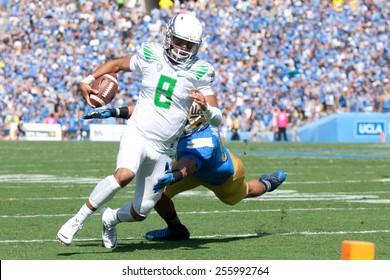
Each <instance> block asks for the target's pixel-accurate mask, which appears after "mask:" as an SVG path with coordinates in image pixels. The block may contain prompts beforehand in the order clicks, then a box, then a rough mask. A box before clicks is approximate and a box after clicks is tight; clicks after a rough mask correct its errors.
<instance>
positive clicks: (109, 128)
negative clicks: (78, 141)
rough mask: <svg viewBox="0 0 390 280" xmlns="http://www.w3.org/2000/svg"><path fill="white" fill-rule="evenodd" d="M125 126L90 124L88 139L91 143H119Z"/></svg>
mask: <svg viewBox="0 0 390 280" xmlns="http://www.w3.org/2000/svg"><path fill="white" fill-rule="evenodd" d="M125 127H126V125H123V124H91V125H90V126H89V130H90V132H89V139H90V140H91V141H119V140H120V138H121V135H122V132H123V130H124V128H125Z"/></svg>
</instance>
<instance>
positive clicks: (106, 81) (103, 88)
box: [89, 73, 118, 108]
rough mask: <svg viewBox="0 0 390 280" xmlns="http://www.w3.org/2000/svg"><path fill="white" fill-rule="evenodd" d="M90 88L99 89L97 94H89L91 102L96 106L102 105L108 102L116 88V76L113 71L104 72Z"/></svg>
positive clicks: (112, 97)
mask: <svg viewBox="0 0 390 280" xmlns="http://www.w3.org/2000/svg"><path fill="white" fill-rule="evenodd" d="M92 88H93V89H97V90H98V91H99V93H98V94H91V95H90V96H89V98H90V100H91V103H92V104H93V105H95V106H96V108H99V107H102V106H105V105H107V104H108V103H110V102H111V101H112V100H113V99H114V97H115V95H116V91H117V90H118V78H117V76H116V74H115V73H109V74H104V75H103V76H100V77H99V78H97V79H96V80H95V81H94V82H93V83H92Z"/></svg>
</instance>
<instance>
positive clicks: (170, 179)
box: [153, 162, 183, 193]
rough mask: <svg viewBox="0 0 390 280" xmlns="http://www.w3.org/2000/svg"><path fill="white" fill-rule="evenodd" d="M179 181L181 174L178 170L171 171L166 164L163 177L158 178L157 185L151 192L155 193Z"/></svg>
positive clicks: (181, 177)
mask: <svg viewBox="0 0 390 280" xmlns="http://www.w3.org/2000/svg"><path fill="white" fill-rule="evenodd" d="M181 179H183V173H181V171H180V170H178V169H174V170H171V169H170V168H169V163H168V162H167V163H166V164H165V172H164V175H163V176H161V177H160V178H158V180H157V183H156V184H155V185H154V186H153V191H154V192H155V193H156V192H158V191H159V190H161V189H162V188H164V187H165V186H167V185H171V184H173V183H175V182H178V181H180V180H181Z"/></svg>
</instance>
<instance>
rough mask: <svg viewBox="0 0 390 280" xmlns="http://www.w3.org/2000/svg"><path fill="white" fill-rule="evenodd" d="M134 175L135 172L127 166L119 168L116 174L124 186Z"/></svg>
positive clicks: (117, 179)
mask: <svg viewBox="0 0 390 280" xmlns="http://www.w3.org/2000/svg"><path fill="white" fill-rule="evenodd" d="M134 177H135V174H134V172H133V171H131V170H129V169H126V168H118V169H117V170H116V171H115V174H114V178H115V180H116V181H117V182H118V184H119V185H120V186H121V187H122V188H123V187H124V186H126V185H127V184H129V183H130V182H131V180H133V178H134Z"/></svg>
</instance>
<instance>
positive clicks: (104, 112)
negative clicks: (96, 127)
mask: <svg viewBox="0 0 390 280" xmlns="http://www.w3.org/2000/svg"><path fill="white" fill-rule="evenodd" d="M114 112H115V111H114ZM109 117H112V113H111V110H109V109H95V110H93V111H91V112H89V113H88V114H85V115H83V116H82V117H81V118H82V119H84V120H90V119H107V118H109Z"/></svg>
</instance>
